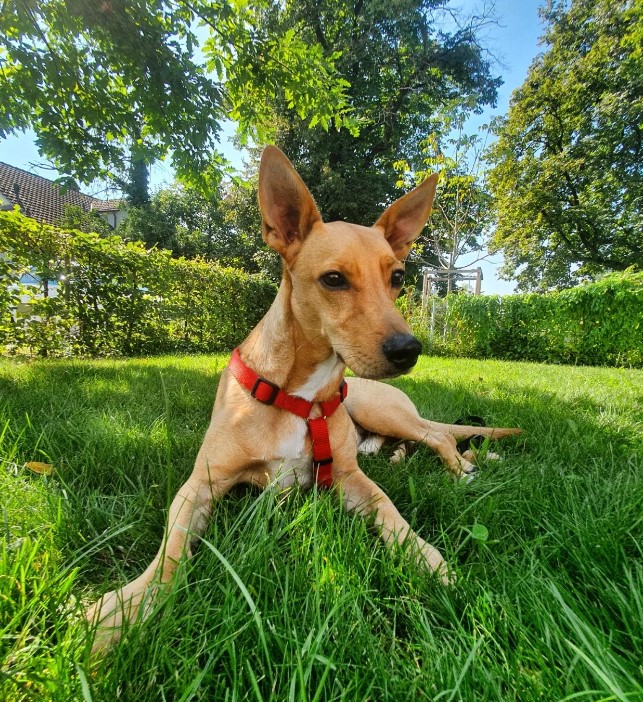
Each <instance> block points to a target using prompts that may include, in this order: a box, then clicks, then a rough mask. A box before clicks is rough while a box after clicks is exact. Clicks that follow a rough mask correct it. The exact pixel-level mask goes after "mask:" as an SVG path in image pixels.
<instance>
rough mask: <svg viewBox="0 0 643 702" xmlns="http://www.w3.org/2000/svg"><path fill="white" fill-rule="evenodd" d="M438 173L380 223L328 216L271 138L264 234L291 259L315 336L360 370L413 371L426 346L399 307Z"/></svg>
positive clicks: (302, 309) (371, 374) (300, 302)
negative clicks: (330, 219)
mask: <svg viewBox="0 0 643 702" xmlns="http://www.w3.org/2000/svg"><path fill="white" fill-rule="evenodd" d="M437 180H438V178H437V175H432V176H431V177H430V178H428V179H427V180H425V181H424V182H423V183H422V184H421V185H419V186H418V187H417V188H415V189H414V190H412V191H411V192H410V193H408V194H407V195H405V196H404V197H402V198H400V199H399V200H397V201H396V202H394V203H393V204H392V205H390V206H389V207H388V208H387V209H386V210H385V211H384V213H383V214H382V216H381V217H380V218H379V219H378V220H377V222H375V224H374V225H373V226H372V227H362V226H359V225H357V224H349V223H347V222H330V223H324V222H322V219H321V216H320V214H319V211H318V210H317V206H316V205H315V201H314V200H313V198H312V196H311V194H310V192H309V191H308V188H307V187H306V185H305V184H304V182H303V181H302V179H301V178H300V177H299V175H298V174H297V172H296V171H295V169H294V168H293V166H292V164H291V163H290V161H289V160H288V159H287V158H286V157H285V156H284V154H283V153H282V152H281V151H280V150H279V149H277V148H276V147H274V146H268V147H266V149H265V150H264V152H263V155H262V157H261V166H260V169H259V205H260V208H261V215H262V220H263V224H262V228H263V239H264V241H265V242H266V244H268V246H270V247H271V248H272V249H274V250H275V251H277V252H278V253H279V254H280V255H281V256H282V258H283V260H284V265H285V275H286V276H288V277H289V279H290V283H291V285H292V297H291V301H292V310H293V313H294V315H295V317H296V319H297V321H298V322H299V324H300V325H301V326H302V329H303V330H304V331H305V333H306V336H307V338H310V339H318V343H320V344H327V345H328V346H329V347H330V349H331V350H332V351H334V352H335V353H336V354H337V355H338V356H339V357H340V358H341V359H342V360H343V361H344V362H345V363H346V365H347V366H348V367H349V368H350V369H351V370H352V371H353V372H354V373H355V374H356V375H359V376H362V377H365V378H384V377H392V376H395V375H399V374H401V373H406V372H407V371H409V370H410V369H411V368H412V367H413V366H414V365H415V363H416V361H417V357H418V355H419V353H420V351H421V345H420V343H419V341H418V340H417V339H416V338H415V337H414V336H413V335H412V334H411V332H410V330H409V328H408V326H407V324H406V322H405V321H404V319H403V318H402V315H401V314H400V313H399V311H398V310H397V308H396V307H395V299H396V298H397V296H398V294H399V292H400V290H401V288H402V283H403V280H404V266H403V264H402V263H401V262H402V260H403V259H404V258H405V257H406V255H407V254H408V252H409V250H410V248H411V244H412V243H413V241H414V240H415V239H416V238H417V237H418V236H419V234H420V232H421V231H422V228H423V227H424V225H425V223H426V221H427V219H428V216H429V214H430V212H431V206H432V204H433V198H434V196H435V188H436V185H437Z"/></svg>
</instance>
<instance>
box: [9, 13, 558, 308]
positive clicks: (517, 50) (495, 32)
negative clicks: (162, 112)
mask: <svg viewBox="0 0 643 702" xmlns="http://www.w3.org/2000/svg"><path fill="white" fill-rule="evenodd" d="M483 1H484V0H482V1H480V0H459V1H458V0H453V1H452V3H451V5H452V6H453V7H454V8H458V9H462V10H463V12H465V13H470V12H473V11H475V9H476V8H480V7H481V5H482V2H483ZM543 2H544V0H495V2H494V5H495V15H496V16H497V17H498V19H499V23H498V25H497V26H496V25H494V26H490V27H489V28H487V30H486V31H485V35H484V39H485V44H486V46H487V47H489V49H490V50H491V51H492V52H493V54H494V55H495V57H496V58H497V59H498V60H499V62H500V63H499V65H498V66H497V67H496V72H497V74H499V75H501V76H502V78H503V80H504V85H503V86H501V88H500V90H499V91H498V104H497V106H496V108H494V109H488V110H486V111H485V112H484V114H483V115H481V116H479V117H475V119H472V120H471V121H470V123H469V125H468V128H467V129H468V131H471V130H472V129H476V128H478V127H479V126H480V125H482V124H484V123H486V122H488V121H489V119H490V117H492V116H493V115H503V114H506V112H507V110H508V108H509V100H510V98H511V93H512V92H513V90H514V89H515V88H517V87H518V86H519V85H521V83H522V82H523V81H524V79H525V77H526V75H527V69H528V68H529V65H530V64H531V62H532V60H533V58H534V57H535V56H536V54H537V53H538V51H539V47H538V38H539V36H540V35H541V34H542V30H543V27H542V24H541V22H540V19H539V17H538V7H539V6H540V5H542V4H543ZM232 131H233V129H232V126H228V127H227V128H226V129H225V130H224V133H223V138H222V143H221V148H222V150H223V151H224V153H225V155H226V156H227V157H228V158H229V159H230V160H231V161H232V162H233V164H235V165H237V166H240V165H241V159H240V154H238V153H236V152H235V150H234V149H233V148H232V145H231V144H230V142H229V137H230V136H231V134H232ZM0 161H4V162H5V163H9V164H11V165H13V166H17V167H19V168H24V169H25V170H28V171H32V172H36V173H40V174H41V175H43V176H45V177H48V178H55V177H56V174H55V172H54V173H52V172H51V171H50V170H49V171H47V170H43V169H39V168H37V167H34V165H35V164H38V163H43V162H44V161H43V159H42V158H41V157H40V156H39V154H38V150H37V148H36V145H35V143H34V135H33V133H29V132H28V133H25V134H20V135H16V136H11V137H9V138H7V139H5V140H2V141H0ZM151 176H152V178H151V180H152V186H153V187H160V186H162V185H163V184H168V183H170V182H171V181H172V170H171V168H170V167H169V166H168V165H167V164H164V163H159V164H157V165H155V166H154V167H153V169H152V173H151ZM100 188H101V186H100V185H97V186H96V188H87V189H85V192H88V193H90V194H96V195H98V196H101V193H100ZM501 262H502V261H501V257H500V256H499V255H497V256H494V257H493V258H491V259H488V260H485V261H481V262H479V263H476V264H474V265H476V266H478V265H479V266H481V267H482V269H483V275H484V282H483V285H482V290H483V292H484V293H487V294H492V293H495V294H506V293H510V292H512V291H513V289H514V285H513V283H511V282H507V281H502V280H499V279H498V278H497V275H496V271H497V268H498V266H499V265H500V263H501ZM468 263H469V262H468V261H467V260H461V261H458V265H459V266H460V265H468Z"/></svg>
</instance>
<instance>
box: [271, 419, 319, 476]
mask: <svg viewBox="0 0 643 702" xmlns="http://www.w3.org/2000/svg"><path fill="white" fill-rule="evenodd" d="M292 419H293V421H292V422H291V423H290V427H289V431H288V432H287V433H286V434H284V435H283V436H282V437H281V438H279V439H278V443H277V448H276V451H275V453H276V455H277V456H278V458H275V459H273V460H270V461H267V462H266V465H267V468H268V476H269V478H270V481H271V482H272V481H277V484H278V485H279V487H281V488H288V487H291V486H292V485H295V484H297V485H300V486H301V487H304V488H310V487H312V484H313V462H312V454H311V451H310V444H309V443H308V444H307V442H306V437H307V435H308V429H307V425H306V422H305V421H303V420H301V419H298V418H295V417H293V418H292Z"/></svg>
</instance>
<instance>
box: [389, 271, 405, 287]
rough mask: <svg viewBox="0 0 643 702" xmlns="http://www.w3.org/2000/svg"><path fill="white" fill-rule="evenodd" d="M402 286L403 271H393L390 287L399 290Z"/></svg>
mask: <svg viewBox="0 0 643 702" xmlns="http://www.w3.org/2000/svg"><path fill="white" fill-rule="evenodd" d="M403 284H404V271H401V270H400V271H393V273H392V274H391V286H392V287H394V288H401V287H402V285H403Z"/></svg>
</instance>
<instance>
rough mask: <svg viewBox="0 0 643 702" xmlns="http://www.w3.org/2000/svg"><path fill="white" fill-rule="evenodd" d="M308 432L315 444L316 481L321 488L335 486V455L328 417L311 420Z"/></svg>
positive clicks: (314, 466) (314, 464)
mask: <svg viewBox="0 0 643 702" xmlns="http://www.w3.org/2000/svg"><path fill="white" fill-rule="evenodd" d="M307 421H308V431H309V432H310V438H311V439H312V442H313V469H314V470H315V480H316V481H317V485H319V486H320V487H325V488H330V487H332V486H333V454H332V453H331V450H330V436H329V435H328V422H327V421H326V417H325V416H324V417H316V418H315V419H309V420H307Z"/></svg>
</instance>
